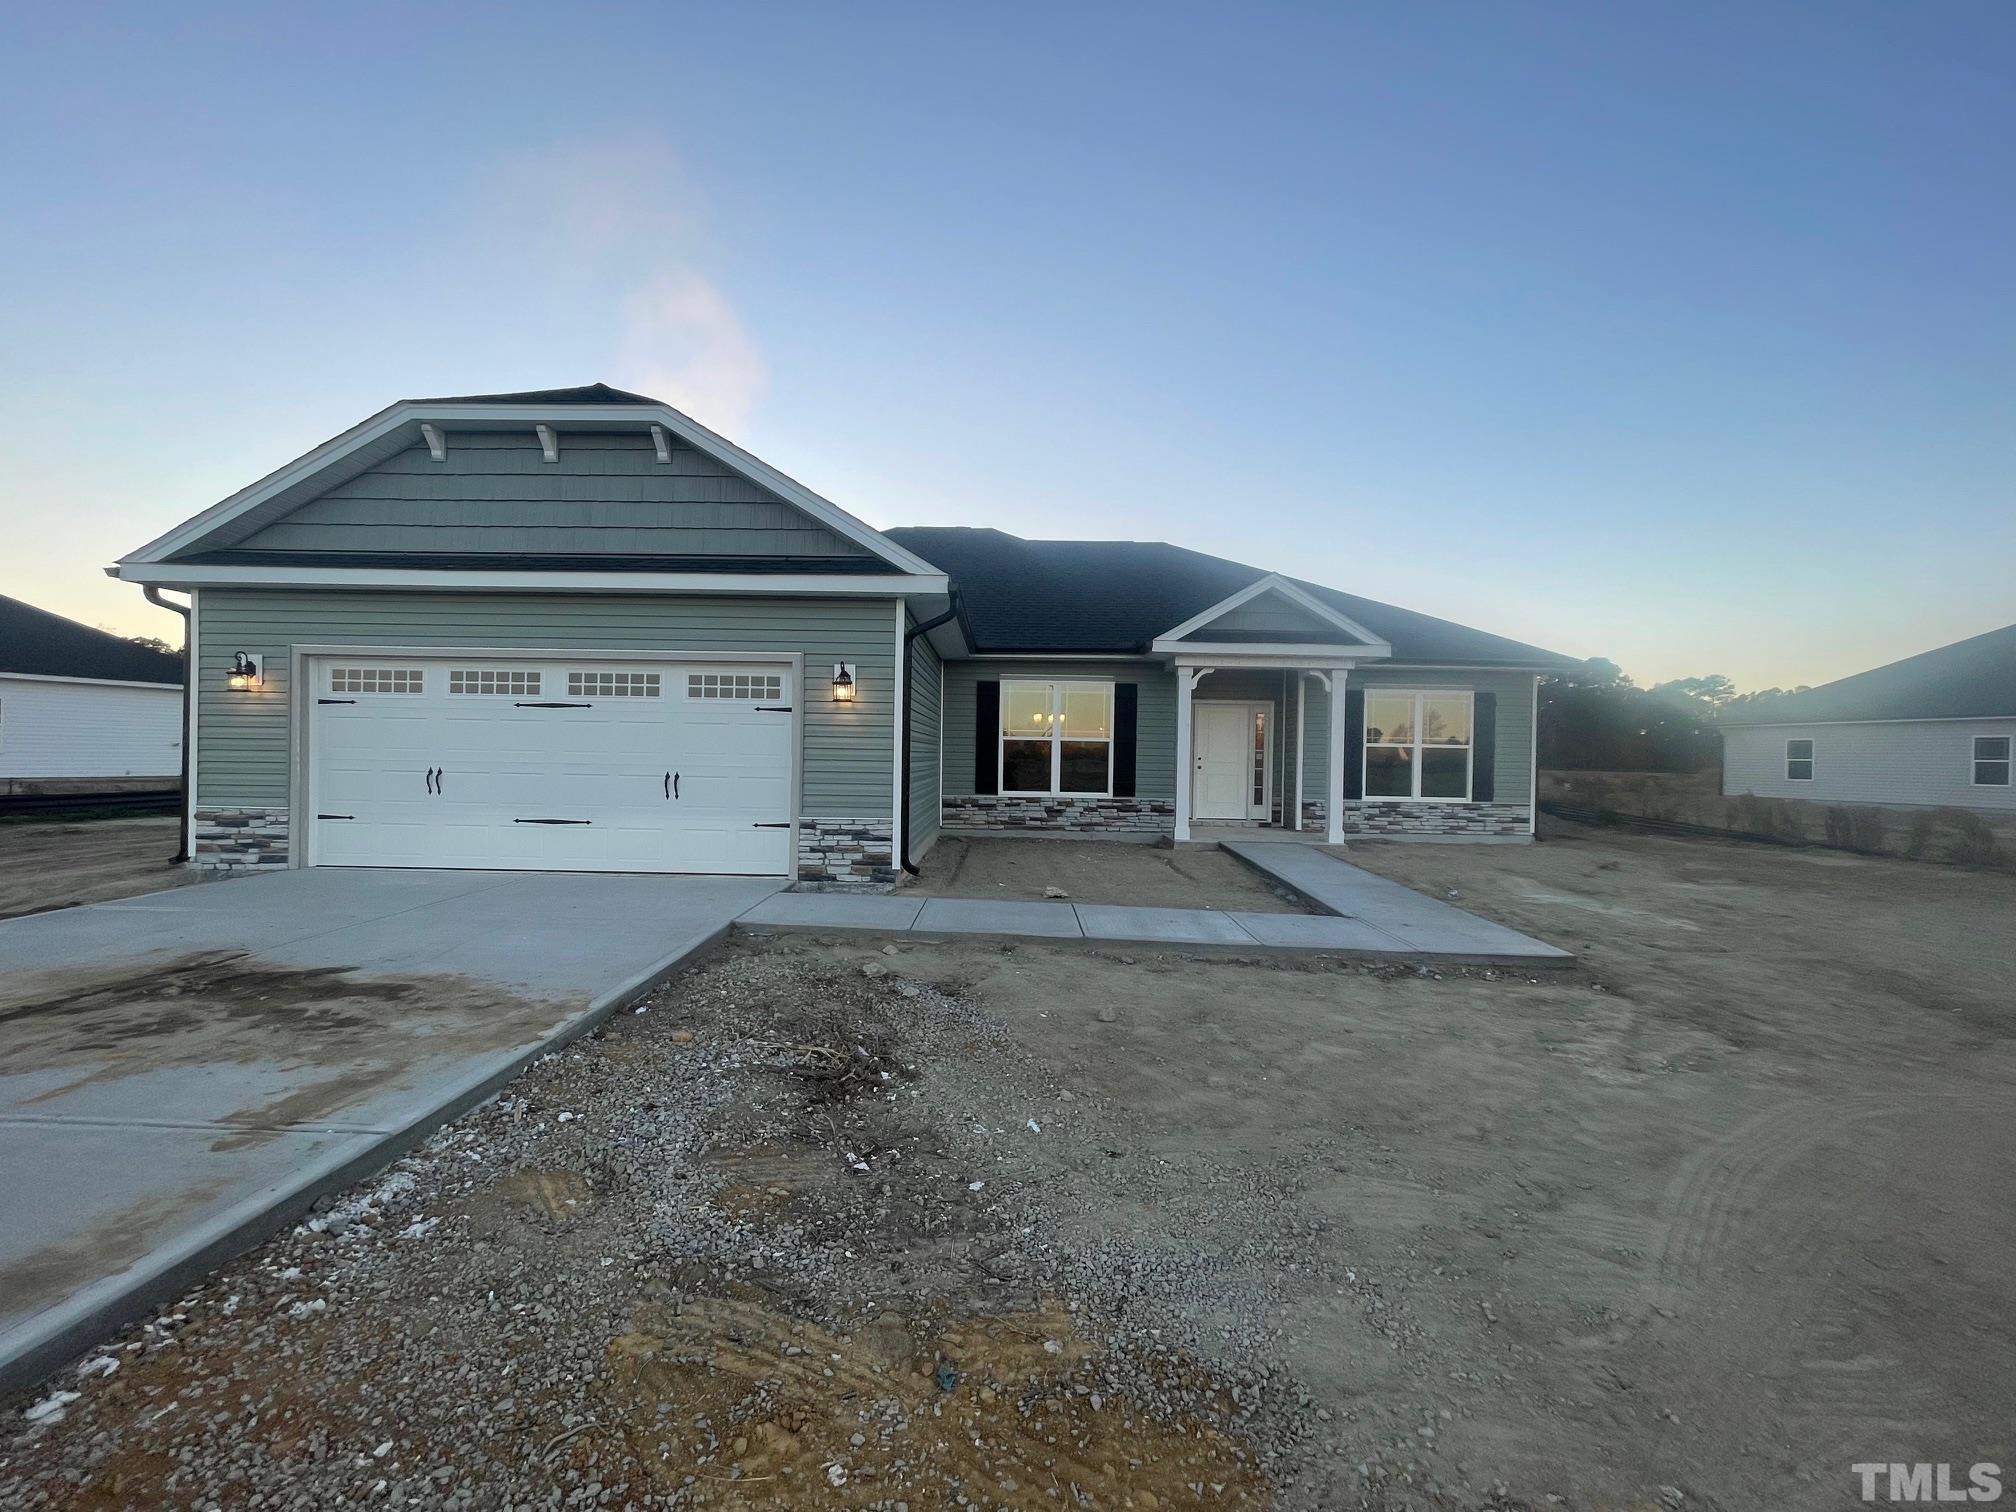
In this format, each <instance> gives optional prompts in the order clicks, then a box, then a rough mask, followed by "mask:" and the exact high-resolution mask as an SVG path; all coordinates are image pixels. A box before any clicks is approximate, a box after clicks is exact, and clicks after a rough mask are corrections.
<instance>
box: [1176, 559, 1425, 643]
mask: <svg viewBox="0 0 2016 1512" xmlns="http://www.w3.org/2000/svg"><path fill="white" fill-rule="evenodd" d="M1154 649H1155V650H1156V651H1158V652H1163V653H1178V654H1181V653H1186V652H1192V653H1194V652H1198V651H1204V650H1210V649H1225V650H1236V652H1237V653H1238V654H1239V655H1241V656H1242V657H1246V656H1259V655H1265V654H1266V653H1268V652H1269V651H1276V652H1279V653H1280V654H1282V655H1291V656H1295V657H1298V658H1300V657H1307V656H1308V655H1310V654H1311V653H1324V654H1328V653H1332V652H1334V654H1336V655H1339V656H1346V657H1350V658H1353V659H1359V658H1376V657H1386V656H1391V655H1392V647H1391V646H1390V645H1388V644H1387V643H1386V642H1385V641H1383V640H1382V639H1380V637H1378V636H1377V635H1374V634H1373V633H1372V632H1371V631H1370V630H1367V629H1366V628H1365V627H1364V626H1363V625H1360V624H1358V623H1356V622H1355V621H1353V620H1352V619H1350V618H1349V617H1348V616H1346V615H1344V614H1341V613H1339V612H1338V611H1337V610H1335V609H1333V608H1331V607H1330V606H1329V605H1328V604H1325V603H1323V602H1322V601H1321V600H1320V599H1317V598H1315V597H1314V596H1313V595H1311V594H1310V593H1308V592H1307V591H1305V590H1304V589H1302V588H1299V587H1297V586H1296V585H1295V584H1294V583H1292V582H1290V581H1289V580H1288V579H1287V578H1284V577H1282V576H1281V575H1280V574H1279V573H1269V574H1268V575H1267V576H1265V577H1263V578H1260V579H1258V580H1257V581H1255V582H1253V583H1251V584H1248V585H1247V586H1246V587H1245V588H1242V589H1241V590H1240V591H1239V592H1237V593H1235V594H1233V595H1232V596H1231V597H1229V598H1226V599H1222V600H1220V601H1219V602H1218V603H1216V604H1213V605H1212V606H1211V607H1210V608H1208V609H1206V610H1204V611H1203V612H1202V613H1199V614H1196V615H1193V616H1192V617H1191V618H1189V619H1187V620H1185V621H1184V622H1183V623H1182V624H1180V625H1175V626H1172V627H1171V628H1170V629H1168V630H1165V631H1164V632H1162V634H1160V635H1158V636H1156V637H1155V641H1154Z"/></svg>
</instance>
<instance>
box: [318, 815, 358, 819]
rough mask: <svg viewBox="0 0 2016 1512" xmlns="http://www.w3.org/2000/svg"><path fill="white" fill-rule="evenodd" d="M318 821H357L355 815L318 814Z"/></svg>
mask: <svg viewBox="0 0 2016 1512" xmlns="http://www.w3.org/2000/svg"><path fill="white" fill-rule="evenodd" d="M315 817H316V818H317V819H355V818H356V817H357V816H356V815H355V814H317V815H316V816H315Z"/></svg>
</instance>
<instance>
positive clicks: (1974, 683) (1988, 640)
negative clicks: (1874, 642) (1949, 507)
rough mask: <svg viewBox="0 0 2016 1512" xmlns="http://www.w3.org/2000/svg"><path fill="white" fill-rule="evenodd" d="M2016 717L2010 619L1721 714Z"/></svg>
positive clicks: (1785, 719)
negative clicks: (1944, 643) (1834, 679)
mask: <svg viewBox="0 0 2016 1512" xmlns="http://www.w3.org/2000/svg"><path fill="white" fill-rule="evenodd" d="M1996 717H2000V718H2004V719H2008V718H2016V625H2004V626H2003V627H2002V628H2001V629H2000V630H1990V631H1988V632H1987V634H1985V635H1976V636H1970V637H1969V638H1968V639H1966V640H1963V641H1955V642H1954V643H1953V644H1952V645H1950V646H1940V647H1939V648H1938V649H1937V650H1933V651H1924V652H1920V653H1919V654H1918V655H1917V656H1907V657H1905V658H1904V660H1902V661H1895V662H1891V663H1890V664H1889V665H1887V666H1882V667H1875V668H1872V669H1871V670H1870V671H1867V672H1857V673H1856V674H1855V675H1854V676H1853V677H1844V678H1842V679H1840V680H1839V681H1838V682H1831V683H1824V684H1822V685H1821V686H1820V687H1817V688H1808V689H1807V690H1806V691H1805V692H1803V693H1787V694H1785V695H1784V696H1783V697H1782V698H1773V699H1770V700H1768V701H1760V702H1758V703H1754V704H1746V705H1745V706H1744V707H1743V708H1742V709H1740V710H1738V711H1736V712H1733V713H1728V714H1725V715H1723V717H1722V721H1721V722H1722V723H1723V724H1727V725H1756V724H1794V723H1800V724H1807V723H1813V724H1818V723H1827V724H1837V723H1843V724H1845V723H1853V722H1855V721H1857V720H1864V719H1984V718H1996Z"/></svg>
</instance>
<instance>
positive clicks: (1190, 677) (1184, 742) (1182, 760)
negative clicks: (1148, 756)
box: [1176, 667, 1197, 840]
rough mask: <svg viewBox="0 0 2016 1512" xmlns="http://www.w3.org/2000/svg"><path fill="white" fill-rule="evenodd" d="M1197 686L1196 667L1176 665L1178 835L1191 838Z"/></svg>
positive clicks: (1182, 837)
mask: <svg viewBox="0 0 2016 1512" xmlns="http://www.w3.org/2000/svg"><path fill="white" fill-rule="evenodd" d="M1196 686H1197V669H1196V668H1194V667H1178V668H1177V669H1176V838H1177V839H1178V840H1188V839H1189V838H1190V768H1191V765H1192V761H1191V756H1190V695H1191V693H1192V692H1193V691H1194V690H1195V688H1196Z"/></svg>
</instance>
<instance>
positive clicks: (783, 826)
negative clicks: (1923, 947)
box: [749, 819, 791, 829]
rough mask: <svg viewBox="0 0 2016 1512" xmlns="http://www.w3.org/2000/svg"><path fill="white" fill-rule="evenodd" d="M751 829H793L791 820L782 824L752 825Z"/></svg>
mask: <svg viewBox="0 0 2016 1512" xmlns="http://www.w3.org/2000/svg"><path fill="white" fill-rule="evenodd" d="M749 828H751V829H789V828H791V821H790V820H789V819H786V820H785V821H784V822H783V823H782V824H752V825H750V826H749Z"/></svg>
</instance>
